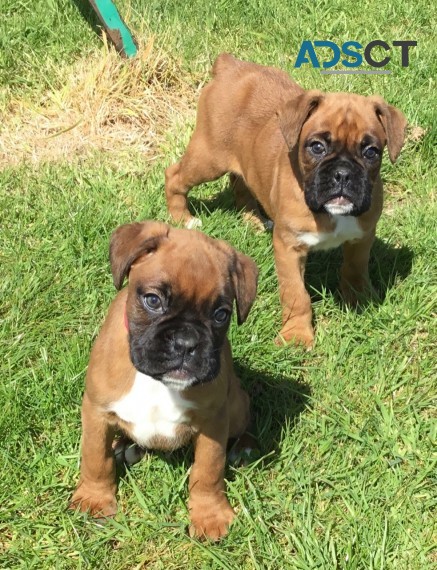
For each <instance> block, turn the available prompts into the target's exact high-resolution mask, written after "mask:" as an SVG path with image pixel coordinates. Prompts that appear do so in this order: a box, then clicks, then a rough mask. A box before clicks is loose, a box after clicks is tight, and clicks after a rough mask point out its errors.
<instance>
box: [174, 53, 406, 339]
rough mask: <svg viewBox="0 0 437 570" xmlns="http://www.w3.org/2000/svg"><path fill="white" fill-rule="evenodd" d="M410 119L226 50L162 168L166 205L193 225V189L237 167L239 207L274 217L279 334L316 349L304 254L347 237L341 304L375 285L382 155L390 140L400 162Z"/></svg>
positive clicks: (176, 216)
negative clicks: (173, 158)
mask: <svg viewBox="0 0 437 570" xmlns="http://www.w3.org/2000/svg"><path fill="white" fill-rule="evenodd" d="M405 125H406V121H405V118H404V116H403V115H402V113H401V112H400V111H399V110H397V109H395V108H394V107H392V106H390V105H388V104H387V103H386V102H385V101H384V100H383V99H381V97H376V96H372V97H363V96H361V95H354V94H350V93H322V92H320V91H305V90H304V89H302V88H301V87H299V85H297V83H295V82H294V81H292V80H291V79H290V77H289V76H288V75H287V74H285V73H284V72H282V71H279V70H277V69H274V68H272V67H264V66H261V65H256V64H253V63H246V62H243V61H239V60H237V59H235V58H234V57H232V56H231V55H229V54H222V55H220V56H219V57H218V59H217V61H216V62H215V64H214V67H213V80H212V81H211V82H210V83H209V84H208V85H206V87H205V88H204V89H203V91H202V93H201V96H200V99H199V106H198V112H197V123H196V128H195V131H194V133H193V136H192V138H191V140H190V143H189V145H188V148H187V150H186V152H185V154H184V156H183V157H182V159H181V160H180V162H178V163H176V164H173V165H172V166H170V167H169V168H167V170H166V186H165V190H166V196H167V205H168V209H169V211H170V214H171V215H172V217H173V218H174V220H176V221H178V222H179V221H183V222H185V223H186V224H187V226H188V227H194V226H195V225H197V224H199V223H200V220H197V219H196V218H193V217H192V216H191V215H190V213H189V211H188V209H187V199H186V196H187V194H188V192H189V190H190V189H191V188H192V187H193V186H195V185H197V184H200V183H202V182H207V181H209V180H214V179H216V178H219V177H220V176H222V175H223V174H225V173H227V172H230V173H232V177H233V180H234V189H235V192H236V197H237V205H238V202H240V204H241V203H242V202H244V203H245V204H246V205H247V206H250V207H251V208H252V209H254V206H256V203H257V201H258V202H259V203H260V204H261V206H262V207H263V209H264V211H265V212H266V213H267V215H268V216H269V217H270V218H271V220H273V222H274V229H273V246H274V252H275V262H276V269H277V274H278V279H279V288H280V298H281V303H282V307H283V313H282V330H281V331H280V336H279V339H280V340H281V341H286V342H287V341H294V342H298V343H303V344H304V345H307V346H311V345H312V343H313V339H314V333H313V328H312V322H311V321H312V315H311V302H310V297H309V295H308V293H307V292H306V289H305V285H304V271H305V262H306V258H307V254H308V251H309V250H310V249H328V248H332V247H337V246H339V245H340V244H344V245H343V253H344V260H343V266H342V270H341V283H340V288H341V291H342V294H343V297H344V299H345V301H346V302H348V303H350V304H357V303H358V301H359V300H360V299H361V298H362V297H363V295H364V296H365V294H366V293H369V292H370V291H371V284H370V281H369V275H368V263H369V255H370V249H371V246H372V243H373V241H374V238H375V228H376V223H377V221H378V219H379V217H380V215H381V209H382V202H383V199H382V183H381V178H380V176H379V170H380V166H381V158H382V153H383V149H384V146H385V145H387V148H388V154H389V157H390V159H391V161H392V162H394V161H395V160H396V158H397V157H398V155H399V153H400V150H401V148H402V145H403V142H404V129H405Z"/></svg>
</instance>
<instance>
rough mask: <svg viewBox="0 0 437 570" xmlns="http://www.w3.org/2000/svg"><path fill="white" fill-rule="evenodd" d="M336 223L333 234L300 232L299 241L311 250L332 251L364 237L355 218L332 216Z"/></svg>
mask: <svg viewBox="0 0 437 570" xmlns="http://www.w3.org/2000/svg"><path fill="white" fill-rule="evenodd" d="M331 217H332V218H333V220H334V222H335V229H334V230H333V231H332V232H300V233H299V234H298V239H299V241H300V242H301V243H303V244H305V245H307V246H308V247H310V248H311V249H314V250H318V249H332V248H334V247H338V246H339V245H341V244H342V243H344V242H345V241H353V240H355V239H360V238H361V237H363V235H364V232H363V230H362V229H361V228H360V226H359V224H358V221H357V219H356V218H355V217H354V216H336V215H334V216H331Z"/></svg>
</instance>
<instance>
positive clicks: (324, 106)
mask: <svg viewBox="0 0 437 570" xmlns="http://www.w3.org/2000/svg"><path fill="white" fill-rule="evenodd" d="M302 134H303V135H304V138H307V137H309V136H312V135H315V134H325V135H329V137H330V138H331V140H332V141H333V142H336V141H341V143H342V145H344V146H346V147H348V148H352V147H354V146H355V145H356V144H359V143H361V142H362V140H363V138H364V137H365V136H366V135H370V136H372V137H374V138H376V139H378V140H379V141H381V142H383V141H384V140H385V133H384V129H383V127H382V125H381V123H380V121H379V120H378V117H377V115H376V113H375V107H374V104H372V103H371V102H370V101H369V99H368V98H367V97H363V96H361V95H356V94H349V93H332V94H327V95H326V96H325V97H324V98H323V100H322V101H321V102H320V105H319V106H318V108H317V110H316V112H314V113H313V115H311V117H310V118H309V119H308V121H307V122H306V124H305V125H304V128H303V132H302Z"/></svg>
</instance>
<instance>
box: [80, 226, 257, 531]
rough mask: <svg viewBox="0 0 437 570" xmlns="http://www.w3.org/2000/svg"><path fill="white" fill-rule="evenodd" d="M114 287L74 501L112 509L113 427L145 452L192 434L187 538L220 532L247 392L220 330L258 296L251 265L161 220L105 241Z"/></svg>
mask: <svg viewBox="0 0 437 570" xmlns="http://www.w3.org/2000/svg"><path fill="white" fill-rule="evenodd" d="M110 260H111V268H112V275H113V278H114V284H115V287H116V288H117V289H120V288H121V287H122V285H123V281H124V279H125V277H126V276H129V284H128V286H127V287H126V288H125V289H123V290H122V291H120V292H119V293H118V295H117V296H116V297H115V299H114V301H113V302H112V304H111V306H110V309H109V313H108V316H107V318H106V320H105V322H104V324H103V327H102V329H101V332H100V334H99V336H98V338H97V340H96V342H95V344H94V347H93V349H92V352H91V359H90V363H89V367H88V371H87V377H86V388H85V394H84V398H83V405H82V425H83V438H82V461H81V476H80V481H79V484H78V486H77V489H76V491H75V493H74V495H73V497H72V500H71V505H70V506H71V507H72V508H76V507H79V508H80V510H82V511H90V512H91V513H92V514H93V515H97V516H111V515H114V514H115V512H116V509H117V503H116V499H115V493H116V480H115V460H114V453H113V450H112V444H113V440H114V434H115V432H116V431H117V430H120V431H122V432H123V433H124V434H125V435H127V436H128V437H129V438H130V439H131V440H132V441H134V442H136V443H137V444H139V446H141V447H143V448H147V449H160V450H167V451H170V450H173V449H177V448H179V447H181V446H183V445H185V444H187V443H188V442H190V441H191V440H193V441H194V447H195V459H194V465H193V466H192V469H191V473H190V479H189V511H190V518H191V527H190V533H191V535H192V536H198V537H202V536H206V537H209V538H212V539H218V538H220V537H221V536H223V535H225V534H226V532H227V528H228V525H229V524H230V522H231V521H232V519H233V518H234V511H233V510H232V508H231V506H230V505H229V502H228V500H227V498H226V494H225V488H224V467H225V455H226V444H227V441H228V438H229V437H237V436H239V435H240V434H242V433H243V432H244V430H245V429H246V426H247V424H248V421H249V397H248V395H247V394H246V392H244V391H243V390H242V389H241V387H240V382H239V379H238V378H237V376H236V375H235V373H234V369H233V365H232V355H231V348H230V345H229V342H228V340H227V338H226V332H227V330H228V327H229V322H230V317H231V313H232V308H233V303H234V301H235V302H236V308H237V318H238V323H239V324H241V323H243V322H244V321H245V320H246V317H247V315H248V313H249V310H250V307H251V305H252V303H253V301H254V299H255V295H256V286H257V276H258V270H257V267H256V265H255V263H254V262H253V261H252V260H251V259H250V258H249V257H246V256H245V255H243V254H241V253H238V252H237V251H235V250H234V249H233V248H231V247H230V246H229V245H228V244H227V243H225V242H223V241H218V240H214V239H211V238H208V237H207V236H205V235H204V234H202V233H200V232H197V231H189V230H184V229H173V228H170V227H169V226H167V225H166V224H163V223H160V222H153V221H148V222H144V223H133V224H128V225H124V226H121V227H120V228H118V229H117V230H116V231H115V232H114V234H113V235H112V238H111V246H110Z"/></svg>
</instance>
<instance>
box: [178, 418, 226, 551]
mask: <svg viewBox="0 0 437 570" xmlns="http://www.w3.org/2000/svg"><path fill="white" fill-rule="evenodd" d="M228 432H229V414H228V410H221V413H220V414H218V415H217V416H216V417H215V418H212V419H211V420H209V421H208V423H205V425H204V426H202V428H201V429H200V431H199V432H198V434H197V436H196V439H195V451H194V454H195V455H194V464H193V466H192V468H191V473H190V482H189V490H190V498H189V501H188V508H189V510H190V519H191V526H190V535H191V536H195V537H198V538H204V537H207V538H211V539H213V540H218V539H219V538H220V537H222V536H224V535H226V534H227V532H228V526H229V525H230V524H231V522H232V520H233V519H234V517H235V513H234V511H233V509H232V507H231V505H230V504H229V502H228V499H227V498H226V494H225V481H224V470H225V461H226V444H227V441H228Z"/></svg>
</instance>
